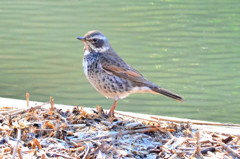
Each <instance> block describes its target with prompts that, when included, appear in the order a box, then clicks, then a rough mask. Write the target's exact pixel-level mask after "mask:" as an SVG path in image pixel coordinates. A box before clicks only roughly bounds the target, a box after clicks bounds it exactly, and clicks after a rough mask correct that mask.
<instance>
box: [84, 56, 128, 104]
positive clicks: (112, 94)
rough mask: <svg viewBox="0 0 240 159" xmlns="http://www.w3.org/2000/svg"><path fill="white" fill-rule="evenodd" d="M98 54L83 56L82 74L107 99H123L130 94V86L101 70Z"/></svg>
mask: <svg viewBox="0 0 240 159" xmlns="http://www.w3.org/2000/svg"><path fill="white" fill-rule="evenodd" d="M100 56H101V54H100V53H94V54H91V53H90V54H88V55H86V56H84V59H83V67H84V73H85V75H86V77H87V79H88V80H89V82H90V83H91V84H92V86H93V87H94V88H95V89H96V90H98V91H99V92H100V93H101V94H103V95H104V96H105V97H107V98H113V99H118V98H124V97H126V96H128V95H129V94H130V91H131V88H132V84H131V82H129V81H128V80H126V79H122V78H120V77H118V76H115V75H114V74H111V73H109V72H106V71H105V70H103V68H102V66H101V63H100Z"/></svg>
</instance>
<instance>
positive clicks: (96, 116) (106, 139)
mask: <svg viewBox="0 0 240 159" xmlns="http://www.w3.org/2000/svg"><path fill="white" fill-rule="evenodd" d="M28 96H29V95H28ZM50 104H51V106H50V107H49V108H48V107H47V108H46V107H43V105H44V104H43V105H37V106H34V107H27V108H25V109H16V108H14V107H2V108H0V159H3V158H4V159H8V158H20V159H25V158H42V159H45V158H69V159H71V158H72V159H74V158H79V159H80V158H83V159H90V158H97V159H105V158H106V159H111V158H124V159H125V158H126V159H130V158H137V159H141V158H148V159H156V158H163V159H167V158H168V159H174V158H175V159H178V158H179V159H182V158H206V159H208V158H219V159H220V158H224V159H235V158H236V159H237V158H240V133H239V135H232V134H226V133H216V132H211V131H208V130H207V129H201V130H198V129H194V128H193V127H192V125H193V124H194V123H191V122H178V121H168V120H159V119H158V120H147V119H141V118H136V117H134V116H129V115H124V114H123V113H116V115H115V117H113V118H108V117H107V115H106V112H104V110H103V109H102V108H101V107H100V106H97V109H96V110H93V111H89V110H85V108H83V107H79V106H75V107H73V108H72V109H70V108H69V109H68V110H63V109H61V108H56V107H55V106H54V102H53V98H51V101H50ZM45 105H46V104H45Z"/></svg>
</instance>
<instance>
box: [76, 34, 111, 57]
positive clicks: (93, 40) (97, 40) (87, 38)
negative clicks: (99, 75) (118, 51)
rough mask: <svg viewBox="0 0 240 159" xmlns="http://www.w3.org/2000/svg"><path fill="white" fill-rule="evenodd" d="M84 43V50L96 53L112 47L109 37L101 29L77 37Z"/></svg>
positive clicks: (106, 50)
mask: <svg viewBox="0 0 240 159" xmlns="http://www.w3.org/2000/svg"><path fill="white" fill-rule="evenodd" d="M77 39H78V40H81V41H82V42H83V43H84V50H87V51H89V52H93V53H94V52H95V53H105V52H108V51H109V50H110V49H111V45H110V44H109V42H108V40H107V38H106V37H105V36H104V35H103V34H102V33H100V32H99V31H96V30H93V31H89V32H88V33H87V34H85V35H84V36H83V37H77Z"/></svg>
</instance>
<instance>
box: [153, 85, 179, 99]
mask: <svg viewBox="0 0 240 159" xmlns="http://www.w3.org/2000/svg"><path fill="white" fill-rule="evenodd" d="M151 89H152V90H153V91H154V92H156V93H159V94H162V95H165V96H167V97H170V98H172V99H175V100H177V101H179V102H183V98H182V97H181V96H179V95H177V94H175V93H172V92H170V91H168V90H166V89H163V88H159V87H154V88H151Z"/></svg>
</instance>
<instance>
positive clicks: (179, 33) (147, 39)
mask: <svg viewBox="0 0 240 159" xmlns="http://www.w3.org/2000/svg"><path fill="white" fill-rule="evenodd" d="M239 8H240V1H234V0H228V1H226V0H203V1H191V0H166V1H165V0H161V1H159V0H157V1H137V0H133V1H127V0H121V1H112V0H98V1H93V0H90V1H84V0H83V1H81V0H77V1H76V0H72V1H66V0H55V1H54V0H52V1H48V0H42V1H36V0H35V1H34V0H11V1H10V0H1V1H0V96H1V97H9V98H18V99H25V93H26V92H29V93H30V99H31V100H37V101H43V102H44V101H48V100H49V96H53V97H54V99H55V103H61V104H71V105H84V106H88V107H95V106H96V105H97V104H98V105H101V106H103V108H109V107H110V105H111V104H112V102H113V101H112V100H111V99H106V98H105V97H103V96H102V95H100V94H99V93H98V92H97V91H95V90H94V89H93V88H92V86H91V85H90V84H89V83H88V81H87V80H86V78H85V76H84V74H83V68H82V57H83V51H82V48H83V45H82V43H81V42H80V41H78V40H76V37H77V36H82V35H84V34H85V33H86V32H88V31H89V30H94V29H96V30H99V31H101V32H103V33H104V34H105V35H106V36H107V38H108V40H109V41H110V43H111V45H112V47H113V48H114V49H115V51H116V52H117V53H118V54H119V55H120V56H121V57H122V58H123V59H124V60H125V61H126V62H127V63H129V64H130V65H132V66H133V67H134V68H135V69H137V70H138V71H140V72H141V73H142V74H143V75H144V76H145V77H146V78H147V79H149V80H150V81H152V82H154V83H156V84H158V85H160V86H162V87H164V88H166V89H169V90H171V91H173V92H175V93H177V94H180V95H182V96H183V97H184V98H185V102H184V103H179V102H176V101H173V100H171V99H168V98H166V97H163V96H158V95H152V94H133V95H131V96H129V97H128V98H125V99H123V100H120V102H119V103H118V106H117V110H122V111H131V112H140V113H147V114H156V115H165V116H174V117H182V118H191V119H200V120H209V121H219V122H234V123H240V119H239V113H240V9H239Z"/></svg>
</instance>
